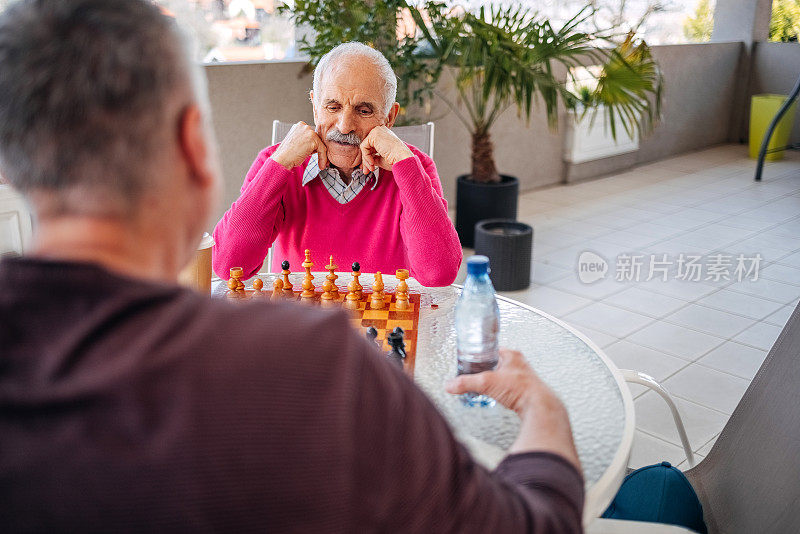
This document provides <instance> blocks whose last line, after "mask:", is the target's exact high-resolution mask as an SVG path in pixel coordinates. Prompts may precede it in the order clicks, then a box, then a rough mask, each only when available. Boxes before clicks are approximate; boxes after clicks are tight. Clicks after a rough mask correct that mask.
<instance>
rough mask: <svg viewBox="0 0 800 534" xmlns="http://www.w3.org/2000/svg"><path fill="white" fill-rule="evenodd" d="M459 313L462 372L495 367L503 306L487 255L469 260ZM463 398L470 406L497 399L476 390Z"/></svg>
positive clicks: (457, 311) (459, 369) (460, 363)
mask: <svg viewBox="0 0 800 534" xmlns="http://www.w3.org/2000/svg"><path fill="white" fill-rule="evenodd" d="M455 314H456V345H457V347H458V374H460V375H464V374H472V373H480V372H482V371H490V370H492V369H494V368H495V367H496V366H497V361H498V359H499V353H498V345H497V335H498V331H499V323H500V321H499V319H500V310H499V308H498V307H497V300H495V298H494V287H492V281H491V280H490V279H489V258H487V257H486V256H472V257H471V258H469V259H468V260H467V281H466V282H465V283H464V289H463V290H462V291H461V296H460V297H459V299H458V302H456V310H455ZM461 400H462V402H463V403H464V404H465V405H467V406H493V405H494V402H495V401H494V399H493V398H491V397H489V396H486V395H478V394H476V393H465V394H463V395H462V396H461Z"/></svg>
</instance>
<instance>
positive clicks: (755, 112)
mask: <svg viewBox="0 0 800 534" xmlns="http://www.w3.org/2000/svg"><path fill="white" fill-rule="evenodd" d="M787 98H788V96H787V95H754V96H753V99H752V101H751V103H750V157H751V158H753V159H757V158H758V151H759V150H760V149H761V142H762V141H763V140H764V134H765V133H766V132H767V128H768V127H769V123H770V122H772V118H773V117H775V114H777V113H778V109H779V108H780V107H781V105H783V103H784V101H785V100H786V99H787ZM796 111H797V101H796V100H795V101H794V102H793V103H792V106H791V107H790V108H789V109H787V110H786V113H784V115H783V117H781V120H780V121H778V126H777V127H776V128H775V132H773V134H772V139H770V141H769V147H768V151H767V158H766V159H767V161H776V160H779V159H781V158H783V152H784V151H783V150H781V151H780V152H769V150H771V149H773V148H780V147H784V146H786V145H788V144H789V135H790V134H791V133H792V125H793V124H794V114H795V112H796Z"/></svg>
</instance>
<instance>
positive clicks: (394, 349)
mask: <svg viewBox="0 0 800 534" xmlns="http://www.w3.org/2000/svg"><path fill="white" fill-rule="evenodd" d="M386 340H387V341H388V343H389V348H390V350H389V353H388V354H387V355H386V357H387V358H388V359H389V361H391V362H394V363H395V364H397V365H398V366H400V368H401V369H402V368H403V360H405V359H406V344H405V343H404V342H403V330H402V329H400V331H399V332H398V330H397V329H395V330H394V331H393V332H391V333H390V334H389V335H388V336H386Z"/></svg>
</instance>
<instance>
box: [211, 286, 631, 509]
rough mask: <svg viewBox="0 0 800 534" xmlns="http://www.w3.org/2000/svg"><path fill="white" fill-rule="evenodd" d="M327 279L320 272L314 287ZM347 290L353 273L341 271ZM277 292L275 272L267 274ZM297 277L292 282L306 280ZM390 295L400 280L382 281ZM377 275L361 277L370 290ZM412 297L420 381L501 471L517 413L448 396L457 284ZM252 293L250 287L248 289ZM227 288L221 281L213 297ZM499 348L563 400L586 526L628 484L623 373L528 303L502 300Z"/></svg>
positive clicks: (462, 435)
mask: <svg viewBox="0 0 800 534" xmlns="http://www.w3.org/2000/svg"><path fill="white" fill-rule="evenodd" d="M325 274H327V273H314V276H315V281H316V282H318V283H317V285H319V281H320V280H323V279H324V276H325ZM337 274H339V279H338V280H337V282H338V284H337V285H338V286H339V288H340V291H343V292H346V291H347V288H346V285H347V282H348V281H349V279H350V276H349V273H337ZM259 276H260V278H261V279H262V280H263V281H264V288H265V289H271V287H272V282H273V280H274V278H275V277H276V276H277V275H275V274H261V275H259ZM302 277H303V275H302V273H293V274H292V275H291V281H292V283H293V284H294V283H295V282H297V283H298V287H299V283H300V282H301V281H302ZM383 280H384V283H385V285H386V291H387V292H393V290H394V286H395V285H396V284H397V280H395V279H394V277H393V276H388V275H384V277H383ZM372 282H373V275H371V274H368V273H364V274H362V275H361V284H362V285H363V287H364V289H365V291H369V288H370V287H371V285H372ZM407 283H408V285H409V288H410V291H412V292H417V293H419V294H420V295H421V300H420V317H419V332H418V337H417V350H416V364H415V369H414V381H415V382H416V383H417V385H418V386H419V387H420V388H422V390H423V391H425V393H426V394H427V395H428V396H429V397H430V398H431V399H432V401H433V402H434V404H435V405H436V406H437V407H438V408H439V410H440V412H441V413H442V414H443V415H444V417H445V418H446V419H447V420H448V421H449V423H450V425H451V428H452V429H453V431H454V432H455V434H456V435H457V436H458V438H459V439H460V440H461V441H462V443H464V444H465V445H466V446H467V448H468V449H469V450H470V452H471V453H472V454H473V456H474V457H475V459H476V460H477V461H478V462H480V463H482V464H483V465H485V466H486V467H488V468H493V467H494V466H496V465H497V464H498V463H499V462H500V460H501V459H502V458H503V456H504V455H505V451H506V450H507V449H508V447H509V446H510V445H511V443H512V442H513V441H514V439H515V438H516V435H517V432H518V429H519V419H518V418H517V416H516V414H514V413H513V412H512V411H510V410H507V409H505V408H503V407H502V406H499V405H496V406H494V407H488V408H487V407H483V408H477V407H476V408H469V407H465V406H463V405H462V404H461V401H460V399H458V398H457V397H455V396H453V395H450V394H448V393H447V392H446V391H445V390H444V384H445V382H446V381H447V380H449V379H450V378H452V377H453V376H455V372H456V333H455V324H454V317H453V314H454V310H455V303H456V299H457V297H458V294H459V292H460V287H459V286H455V285H454V286H449V287H438V288H427V287H422V286H421V285H420V284H419V283H417V282H416V280H414V279H411V278H410V279H408V280H407ZM248 287H249V283H248ZM226 291H227V287H226V285H225V284H224V283H222V282H219V281H217V282H215V283H214V284H213V288H212V294H214V295H216V296H220V295H223V294H224V293H225V292H226ZM497 300H498V305H499V307H500V344H501V346H503V347H506V348H509V349H514V350H518V351H520V352H522V353H523V354H524V355H525V357H526V358H527V360H528V362H529V363H530V364H531V366H532V367H533V368H534V369H535V371H536V372H537V373H538V374H539V376H541V377H542V379H543V380H544V381H545V382H547V384H548V385H549V386H550V387H551V388H552V389H553V390H554V391H555V392H556V394H557V395H558V396H559V398H561V400H562V401H563V402H564V404H565V406H566V408H567V411H568V412H569V417H570V423H571V425H572V431H573V435H574V438H575V445H576V447H577V450H578V455H579V456H580V460H581V464H582V467H583V476H584V480H585V483H586V499H585V506H584V524H589V522H590V521H591V520H592V519H593V518H596V517H598V516H599V515H600V514H602V513H603V511H604V510H605V508H606V507H607V506H608V505H609V503H610V502H611V500H612V499H613V497H614V495H615V494H616V492H617V490H618V489H619V486H620V484H621V483H622V479H623V477H624V476H625V470H626V467H627V463H628V457H629V455H630V451H631V446H632V443H633V430H634V416H633V413H634V412H633V399H632V397H631V394H630V390H629V389H628V387H627V385H626V384H625V382H624V380H623V378H622V375H621V374H620V372H619V370H618V369H617V367H616V366H615V365H614V364H613V363H612V362H611V360H609V359H608V357H607V356H606V355H605V354H604V353H603V351H602V350H600V349H599V348H598V347H597V346H596V345H595V344H594V343H592V342H591V341H590V340H589V339H588V338H586V337H585V336H584V335H583V334H581V333H580V332H578V331H577V330H575V329H573V328H572V327H570V326H568V325H566V324H565V323H563V322H562V321H560V320H558V319H556V318H554V317H552V316H550V315H548V314H546V313H544V312H542V311H539V310H537V309H535V308H532V307H530V306H527V305H525V304H522V303H519V302H516V301H514V300H511V299H508V298H504V297H500V296H498V298H497Z"/></svg>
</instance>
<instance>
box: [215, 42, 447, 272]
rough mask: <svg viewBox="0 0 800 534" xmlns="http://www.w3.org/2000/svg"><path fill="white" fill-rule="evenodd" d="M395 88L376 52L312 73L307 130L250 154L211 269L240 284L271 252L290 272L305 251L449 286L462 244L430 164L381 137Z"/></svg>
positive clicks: (338, 54)
mask: <svg viewBox="0 0 800 534" xmlns="http://www.w3.org/2000/svg"><path fill="white" fill-rule="evenodd" d="M396 94H397V78H396V77H395V74H394V72H393V71H392V68H391V66H390V65H389V62H388V61H387V60H386V58H385V57H384V56H383V55H382V54H381V53H380V52H378V51H377V50H374V49H372V48H370V47H368V46H366V45H364V44H361V43H355V42H352V43H344V44H341V45H339V46H337V47H336V48H334V49H333V50H331V51H330V52H328V53H327V54H326V55H325V56H323V57H322V59H321V60H320V62H319V64H318V65H317V68H316V69H315V71H314V88H313V90H312V91H311V101H312V105H313V109H314V122H315V124H316V127H315V128H312V127H311V126H309V125H307V124H305V123H304V122H298V123H297V124H295V125H294V126H293V127H292V129H291V130H290V131H289V133H288V135H287V136H286V138H285V139H284V140H283V142H281V143H280V144H278V145H275V146H271V147H268V148H266V149H264V150H262V151H261V153H260V154H259V155H258V157H257V158H256V160H255V162H254V163H253V165H252V167H251V169H250V172H248V173H247V177H246V178H245V181H244V185H243V186H242V190H241V196H240V197H239V199H238V200H237V201H236V202H234V203H233V205H232V206H231V208H230V209H229V210H228V212H227V213H225V215H224V217H223V218H222V220H221V221H220V222H219V223H218V224H217V227H216V229H215V230H214V239H215V241H216V243H217V244H216V246H215V248H214V270H215V271H216V272H217V274H218V275H220V276H221V277H223V278H227V276H228V271H229V269H230V268H231V267H234V266H237V267H243V268H244V270H245V273H246V274H247V275H248V276H249V275H252V274H255V273H256V272H257V271H258V269H259V268H260V267H261V265H262V263H263V261H264V257H265V256H266V253H267V251H268V249H269V247H270V246H272V245H273V243H274V247H275V252H274V264H273V265H272V266H271V267H272V269H273V270H277V269H278V265H279V264H280V263H281V260H288V261H289V263H290V264H291V265H293V266H296V267H295V268H297V267H299V265H300V264H301V262H302V261H303V259H304V251H305V250H306V249H309V250H311V252H312V255H313V256H315V257H319V258H327V257H328V255H330V254H333V256H334V258H335V260H336V261H337V262H338V263H339V265H350V264H351V263H352V262H356V261H357V262H359V263H360V264H361V268H362V269H363V270H365V271H367V272H375V271H383V272H394V271H395V270H396V269H401V268H408V269H409V270H410V271H411V275H412V276H414V277H415V278H416V279H417V280H418V281H419V282H420V283H422V284H423V285H427V286H442V285H447V284H450V283H452V282H453V280H454V279H455V277H456V273H457V271H458V267H459V264H460V263H461V245H460V243H459V241H458V236H457V234H456V231H455V228H454V227H453V224H452V222H451V221H450V219H449V218H448V216H447V201H446V200H445V199H444V196H443V194H442V185H441V183H440V181H439V176H438V174H437V172H436V165H435V164H434V163H433V160H431V158H429V157H428V156H427V155H425V154H424V153H423V152H422V151H420V150H419V149H417V148H416V147H413V146H411V145H407V144H405V143H403V142H402V141H401V140H400V139H399V138H398V137H397V136H396V135H395V134H394V133H392V131H391V130H390V128H391V127H392V125H393V124H394V122H395V119H396V118H397V114H398V111H399V110H400V106H399V104H398V103H397V102H395V101H394V100H395V97H396Z"/></svg>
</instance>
